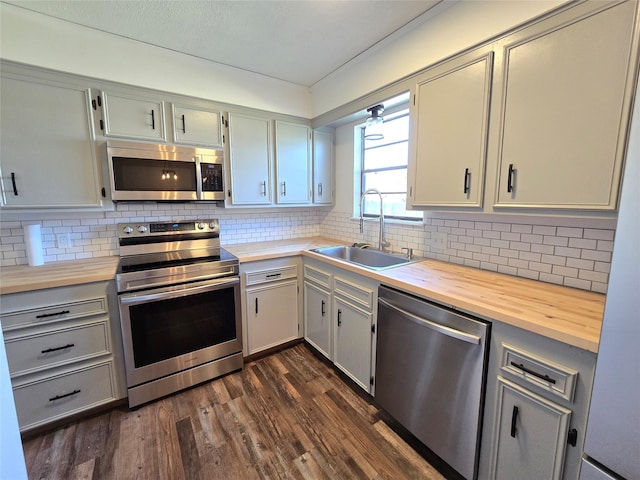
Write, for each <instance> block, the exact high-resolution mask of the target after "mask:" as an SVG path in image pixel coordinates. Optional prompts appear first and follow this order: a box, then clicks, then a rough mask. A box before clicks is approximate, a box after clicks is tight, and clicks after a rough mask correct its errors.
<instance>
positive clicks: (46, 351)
mask: <svg viewBox="0 0 640 480" xmlns="http://www.w3.org/2000/svg"><path fill="white" fill-rule="evenodd" d="M71 347H75V344H73V343H68V344H66V345H65V346H63V347H55V348H47V349H46V350H42V351H41V353H51V352H57V351H58V350H66V349H67V348H71Z"/></svg>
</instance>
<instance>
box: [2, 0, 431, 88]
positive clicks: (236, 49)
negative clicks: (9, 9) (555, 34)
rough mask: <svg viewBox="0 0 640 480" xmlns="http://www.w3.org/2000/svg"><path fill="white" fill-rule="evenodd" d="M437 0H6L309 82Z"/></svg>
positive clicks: (223, 61)
mask: <svg viewBox="0 0 640 480" xmlns="http://www.w3.org/2000/svg"><path fill="white" fill-rule="evenodd" d="M440 1H441V0H406V1H405V0H288V1H285V0H261V1H260V0H259V1H255V0H156V1H151V0H53V1H52V0H45V1H42V0H5V2H6V3H10V4H13V5H16V6H18V7H21V8H25V9H28V10H33V11H36V12H40V13H42V14H45V15H48V16H51V17H55V18H59V19H62V20H66V21H69V22H73V23H76V24H80V25H84V26H87V27H91V28H94V29H98V30H102V31H104V32H109V33H112V34H115V35H119V36H122V37H126V38H130V39H133V40H138V41H141V42H145V43H148V44H151V45H156V46H159V47H163V48H167V49H171V50H175V51H178V52H182V53H186V54H189V55H193V56H196V57H200V58H203V59H206V60H210V61H213V62H217V63H221V64H225V65H229V66H232V67H236V68H241V69H243V70H248V71H251V72H255V73H259V74H262V75H267V76H269V77H273V78H277V79H280V80H285V81H288V82H292V83H295V84H298V85H304V86H312V85H314V84H315V83H316V82H318V81H319V80H321V79H322V78H324V77H325V76H327V75H328V74H330V73H331V72H333V71H335V70H336V69H338V68H339V67H340V66H342V65H344V64H345V63H347V62H349V61H350V60H352V59H354V58H355V57H357V56H358V55H359V54H361V53H363V52H364V51H366V50H367V49H369V48H371V47H372V46H373V45H376V44H377V43H378V42H380V41H381V40H383V39H385V38H386V37H388V36H389V35H391V34H393V33H394V32H397V31H398V30H400V29H402V28H403V27H406V26H407V24H409V23H410V22H411V21H412V20H414V19H416V18H417V17H419V16H420V15H422V14H423V13H425V12H426V11H427V10H429V9H430V8H432V7H433V6H435V5H436V4H438V3H440Z"/></svg>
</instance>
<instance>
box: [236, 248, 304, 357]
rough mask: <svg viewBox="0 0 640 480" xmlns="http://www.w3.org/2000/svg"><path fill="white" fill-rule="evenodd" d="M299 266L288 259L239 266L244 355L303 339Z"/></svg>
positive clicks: (293, 259)
mask: <svg viewBox="0 0 640 480" xmlns="http://www.w3.org/2000/svg"><path fill="white" fill-rule="evenodd" d="M299 263H300V259H299V258H298V257H288V258H281V259H273V260H261V261H256V262H249V263H246V264H240V275H241V282H242V286H243V289H244V292H245V295H244V301H243V311H244V315H243V318H244V325H243V337H244V338H243V345H244V355H245V356H247V355H252V354H255V353H259V352H261V351H263V350H267V349H269V348H272V347H277V346H279V345H282V344H284V343H287V342H289V341H292V340H295V339H297V338H299V337H300V325H299V318H300V315H299V311H300V301H301V296H300V295H299V284H298V270H299Z"/></svg>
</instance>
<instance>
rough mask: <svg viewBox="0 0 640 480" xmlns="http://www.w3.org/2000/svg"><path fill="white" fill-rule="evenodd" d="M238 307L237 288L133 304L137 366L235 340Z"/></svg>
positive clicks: (134, 349)
mask: <svg viewBox="0 0 640 480" xmlns="http://www.w3.org/2000/svg"><path fill="white" fill-rule="evenodd" d="M238 307H239V306H238ZM235 309H236V306H235V302H234V289H233V288H224V289H221V290H214V291H211V292H205V293H199V294H195V295H185V296H183V297H178V298H171V299H166V300H159V301H155V302H149V303H143V304H140V305H133V306H131V307H130V308H129V315H130V318H131V337H132V342H133V357H134V363H135V368H140V367H144V366H146V365H150V364H152V363H156V362H160V361H162V360H167V359H169V358H173V357H177V356H179V355H183V354H185V353H190V352H194V351H196V350H200V349H202V348H206V347H211V346H213V345H218V344H220V343H224V342H227V341H230V340H235V338H236V317H235V315H236V314H235Z"/></svg>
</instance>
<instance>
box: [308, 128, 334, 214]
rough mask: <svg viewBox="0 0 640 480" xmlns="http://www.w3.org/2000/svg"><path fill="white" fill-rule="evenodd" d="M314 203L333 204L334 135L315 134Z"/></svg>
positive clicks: (317, 132) (315, 131) (316, 132)
mask: <svg viewBox="0 0 640 480" xmlns="http://www.w3.org/2000/svg"><path fill="white" fill-rule="evenodd" d="M312 196H313V203H314V204H316V205H324V204H332V203H333V135H332V134H331V133H326V132H320V131H318V130H314V132H313V194H312Z"/></svg>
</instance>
